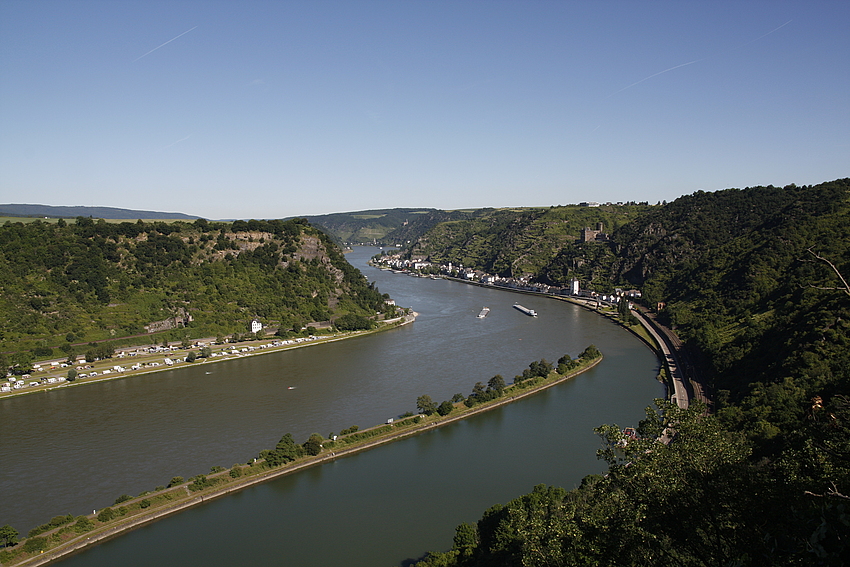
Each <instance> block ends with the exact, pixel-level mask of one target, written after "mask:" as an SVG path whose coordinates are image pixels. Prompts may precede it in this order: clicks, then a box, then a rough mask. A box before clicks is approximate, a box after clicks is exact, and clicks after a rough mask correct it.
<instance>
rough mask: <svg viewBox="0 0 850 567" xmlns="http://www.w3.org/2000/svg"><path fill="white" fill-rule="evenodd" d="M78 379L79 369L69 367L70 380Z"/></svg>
mask: <svg viewBox="0 0 850 567" xmlns="http://www.w3.org/2000/svg"><path fill="white" fill-rule="evenodd" d="M76 379H77V370H76V369H75V368H69V369H68V377H67V380H68V382H73V381H74V380H76Z"/></svg>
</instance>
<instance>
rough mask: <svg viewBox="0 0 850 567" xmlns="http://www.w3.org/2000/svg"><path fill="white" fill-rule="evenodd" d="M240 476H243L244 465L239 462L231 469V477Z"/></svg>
mask: <svg viewBox="0 0 850 567" xmlns="http://www.w3.org/2000/svg"><path fill="white" fill-rule="evenodd" d="M240 476H242V467H241V466H239V465H238V464H236V465H233V467H232V468H231V469H230V478H239V477H240Z"/></svg>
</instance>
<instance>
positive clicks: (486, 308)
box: [478, 307, 490, 319]
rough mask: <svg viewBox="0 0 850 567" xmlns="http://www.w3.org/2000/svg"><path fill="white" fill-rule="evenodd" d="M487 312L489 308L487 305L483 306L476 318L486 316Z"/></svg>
mask: <svg viewBox="0 0 850 567" xmlns="http://www.w3.org/2000/svg"><path fill="white" fill-rule="evenodd" d="M488 313H490V308H489V307H485V308H484V309H482V310H481V312H480V313H479V314H478V318H479V319H483V318H484V317H486V316H487V314H488Z"/></svg>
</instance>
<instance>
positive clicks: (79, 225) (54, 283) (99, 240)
mask: <svg viewBox="0 0 850 567" xmlns="http://www.w3.org/2000/svg"><path fill="white" fill-rule="evenodd" d="M0 273H2V274H3V277H2V279H0V315H2V316H0V352H3V356H4V357H5V359H6V361H5V363H6V364H11V365H14V364H24V365H25V364H27V363H28V362H31V361H32V360H33V358H36V357H37V358H46V357H53V356H66V355H68V354H71V353H75V352H76V353H77V354H81V353H82V351H83V350H85V349H86V345H87V344H88V343H90V342H92V341H103V340H111V341H121V342H123V343H125V344H126V343H127V342H136V343H144V342H145V341H147V342H150V341H151V340H152V337H151V336H150V335H149V334H148V333H149V332H150V331H159V332H160V333H159V335H158V336H157V337H156V338H159V339H160V340H162V339H164V338H165V339H170V340H180V339H181V338H196V337H204V336H221V335H228V334H230V333H234V332H238V333H245V332H246V328H247V324H248V322H250V321H251V319H252V318H255V317H256V318H259V319H260V320H261V321H262V322H263V323H265V324H267V325H272V326H278V325H280V326H282V327H284V328H291V327H296V328H299V329H300V326H301V325H303V324H305V323H308V322H312V321H328V320H330V319H332V318H334V317H337V316H340V315H343V314H347V313H353V314H357V315H373V314H374V313H375V312H376V311H377V310H381V309H382V306H383V302H384V298H383V297H382V296H381V295H380V294H379V293H378V291H377V290H376V289H374V288H373V287H372V286H371V285H370V284H368V282H367V281H366V279H365V278H364V277H363V275H362V274H361V273H360V272H359V271H358V270H357V269H355V268H353V267H352V266H351V265H350V264H349V263H348V262H347V261H346V260H345V258H344V256H343V254H342V252H341V250H340V249H339V248H338V247H337V246H336V245H335V244H333V243H332V242H331V241H330V239H329V237H328V236H327V235H325V234H324V233H323V232H321V231H319V230H317V229H316V228H314V227H312V226H310V225H309V224H308V223H307V222H306V221H305V220H303V219H294V220H289V221H279V220H274V221H255V220H252V221H235V222H233V223H221V222H208V221H206V220H203V219H200V220H197V221H195V222H193V223H184V222H174V223H164V222H155V223H145V222H142V221H138V222H122V223H107V222H105V221H103V220H97V221H95V220H92V219H90V218H82V217H81V218H78V219H77V220H76V221H75V222H67V223H66V222H65V221H62V220H60V221H59V222H58V223H55V224H48V223H43V222H38V221H36V222H31V223H28V224H22V223H12V222H7V223H5V224H4V225H3V226H2V227H0ZM146 327H147V328H146ZM130 337H133V338H130Z"/></svg>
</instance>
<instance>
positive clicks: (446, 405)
mask: <svg viewBox="0 0 850 567" xmlns="http://www.w3.org/2000/svg"><path fill="white" fill-rule="evenodd" d="M454 409H455V405H454V404H453V403H451V402H450V401H448V400H446V401H444V402H443V403H441V404H440V405H439V407H437V413H438V414H440V415H443V416H446V415H449V414H450V413H452V411H453V410H454Z"/></svg>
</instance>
